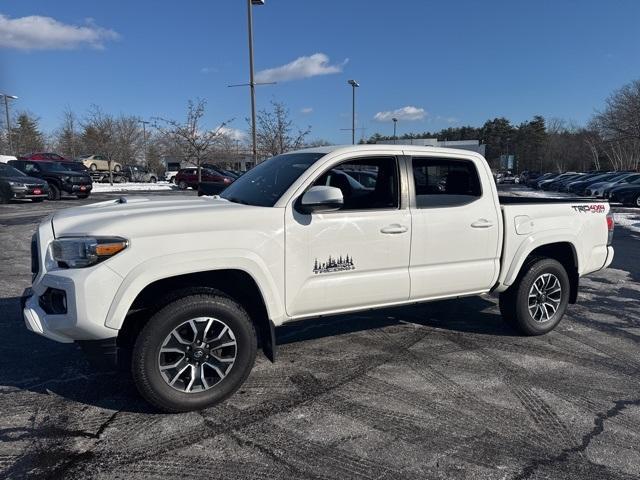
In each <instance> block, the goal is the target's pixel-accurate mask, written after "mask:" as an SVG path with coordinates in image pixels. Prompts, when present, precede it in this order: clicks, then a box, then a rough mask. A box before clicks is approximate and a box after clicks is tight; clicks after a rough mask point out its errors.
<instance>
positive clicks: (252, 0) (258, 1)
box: [247, 0, 264, 165]
mask: <svg viewBox="0 0 640 480" xmlns="http://www.w3.org/2000/svg"><path fill="white" fill-rule="evenodd" d="M253 5H264V0H247V12H248V21H249V88H250V90H251V149H252V152H253V164H254V165H257V164H258V146H257V142H256V82H255V79H254V75H253Z"/></svg>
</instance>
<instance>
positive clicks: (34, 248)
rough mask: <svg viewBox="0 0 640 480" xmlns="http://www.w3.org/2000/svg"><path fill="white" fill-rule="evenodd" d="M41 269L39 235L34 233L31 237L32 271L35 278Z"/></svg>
mask: <svg viewBox="0 0 640 480" xmlns="http://www.w3.org/2000/svg"><path fill="white" fill-rule="evenodd" d="M39 271H40V256H39V255H38V235H37V234H34V235H33V237H31V273H32V274H33V279H35V278H36V276H37V275H38V272H39Z"/></svg>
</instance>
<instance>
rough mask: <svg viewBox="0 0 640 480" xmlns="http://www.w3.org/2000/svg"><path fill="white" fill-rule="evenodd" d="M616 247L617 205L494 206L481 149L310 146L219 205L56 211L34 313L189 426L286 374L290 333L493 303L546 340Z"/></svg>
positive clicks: (246, 181)
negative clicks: (254, 377)
mask: <svg viewBox="0 0 640 480" xmlns="http://www.w3.org/2000/svg"><path fill="white" fill-rule="evenodd" d="M354 172H366V176H367V177H368V178H369V180H368V181H367V184H366V185H363V184H362V183H360V182H359V181H358V180H357V179H356V178H355V177H357V176H358V175H357V174H355V173H354ZM186 226H188V227H186ZM612 234H613V218H612V215H611V214H610V212H609V205H608V203H603V202H599V201H594V200H592V199H589V200H587V201H585V200H580V199H570V198H567V199H564V198H563V199H540V198H523V197H499V196H498V190H497V187H496V185H495V182H494V180H493V178H492V175H491V170H490V168H489V165H488V164H487V162H486V161H485V159H484V158H483V157H482V156H480V155H478V154H476V153H473V152H469V151H461V150H453V149H437V148H431V147H414V146H401V145H385V146H382V145H367V146H349V147H323V148H315V149H307V150H300V151H296V152H292V153H287V154H283V155H279V156H276V157H274V158H271V159H269V160H267V161H265V162H263V163H261V164H259V165H258V166H256V167H255V168H254V169H252V170H250V171H249V172H247V173H246V174H245V175H243V176H242V177H240V178H239V179H238V180H236V181H235V182H234V183H233V184H231V185H229V186H228V187H227V188H226V189H225V190H224V191H223V192H222V193H221V194H220V195H219V196H215V197H206V196H205V197H199V198H179V197H163V198H156V199H153V198H138V197H136V198H120V199H117V200H109V201H104V202H99V203H95V204H92V205H87V206H82V207H77V208H71V209H67V210H62V211H59V212H57V213H55V214H54V215H53V216H52V217H50V218H47V219H46V220H45V221H43V222H42V223H41V224H40V225H39V227H38V229H37V232H36V233H35V235H34V236H33V240H32V270H33V285H32V288H30V289H28V290H27V291H26V292H25V295H24V297H23V305H24V307H23V315H24V319H25V321H26V325H27V327H28V328H29V329H30V330H32V331H34V332H36V333H39V334H41V335H44V336H45V337H48V338H50V339H52V340H56V341H59V342H78V343H79V344H80V345H81V346H82V347H83V349H84V350H85V351H86V352H87V353H88V354H90V355H91V356H93V357H96V356H97V354H96V352H102V356H103V358H104V357H108V358H110V359H111V360H116V361H118V362H124V365H125V366H127V368H129V369H130V370H131V372H132V376H133V381H134V382H135V384H136V386H137V388H138V390H139V391H140V393H141V394H142V396H143V397H144V398H146V399H147V400H148V401H149V402H150V403H151V404H153V405H154V406H155V407H157V408H158V409H160V410H163V411H168V412H178V411H187V410H193V409H201V408H205V407H208V406H211V405H214V404H216V403H217V402H220V401H221V400H223V399H225V398H226V397H228V396H230V395H231V394H232V393H233V392H235V391H236V390H237V389H238V388H239V386H240V385H241V384H242V383H243V382H244V381H245V379H246V378H247V376H248V375H249V372H250V371H251V369H252V367H253V364H254V360H255V357H256V352H257V350H258V349H261V350H262V351H263V352H264V353H265V355H266V356H267V357H268V358H269V359H271V360H272V361H273V360H275V354H276V345H275V343H276V342H275V328H276V327H278V326H280V325H282V324H284V323H286V322H291V321H299V320H302V319H312V318H314V317H316V318H317V317H320V316H325V315H335V314H341V313H345V312H353V311H357V310H365V309H372V308H380V307H390V306H396V305H406V304H413V303H423V302H428V301H432V300H438V299H445V298H457V297H464V296H469V295H483V294H489V293H494V294H497V295H499V303H500V311H501V313H502V316H503V317H504V319H505V320H506V321H507V322H509V323H510V324H512V325H513V326H514V328H515V329H517V330H518V331H519V332H521V333H522V334H524V335H540V334H544V333H547V332H549V331H551V330H552V329H553V328H554V327H555V326H556V325H557V324H558V322H560V320H561V319H562V317H563V315H564V314H565V311H566V310H567V306H568V304H570V303H575V302H576V299H577V296H578V283H579V279H580V277H581V276H583V275H586V274H588V273H591V272H595V271H597V270H600V269H603V268H606V267H607V266H608V265H609V264H610V263H611V261H612V259H613V248H612V247H611V238H612ZM425 308H428V307H427V306H425ZM121 364H122V363H121Z"/></svg>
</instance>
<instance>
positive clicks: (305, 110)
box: [300, 107, 313, 115]
mask: <svg viewBox="0 0 640 480" xmlns="http://www.w3.org/2000/svg"><path fill="white" fill-rule="evenodd" d="M300 113H302V114H303V115H309V114H310V113H313V108H311V107H305V108H303V109H301V110H300Z"/></svg>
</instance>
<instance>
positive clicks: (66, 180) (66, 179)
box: [62, 175, 71, 182]
mask: <svg viewBox="0 0 640 480" xmlns="http://www.w3.org/2000/svg"><path fill="white" fill-rule="evenodd" d="M62 181H63V182H70V181H71V177H70V176H68V175H64V176H63V177H62Z"/></svg>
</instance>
